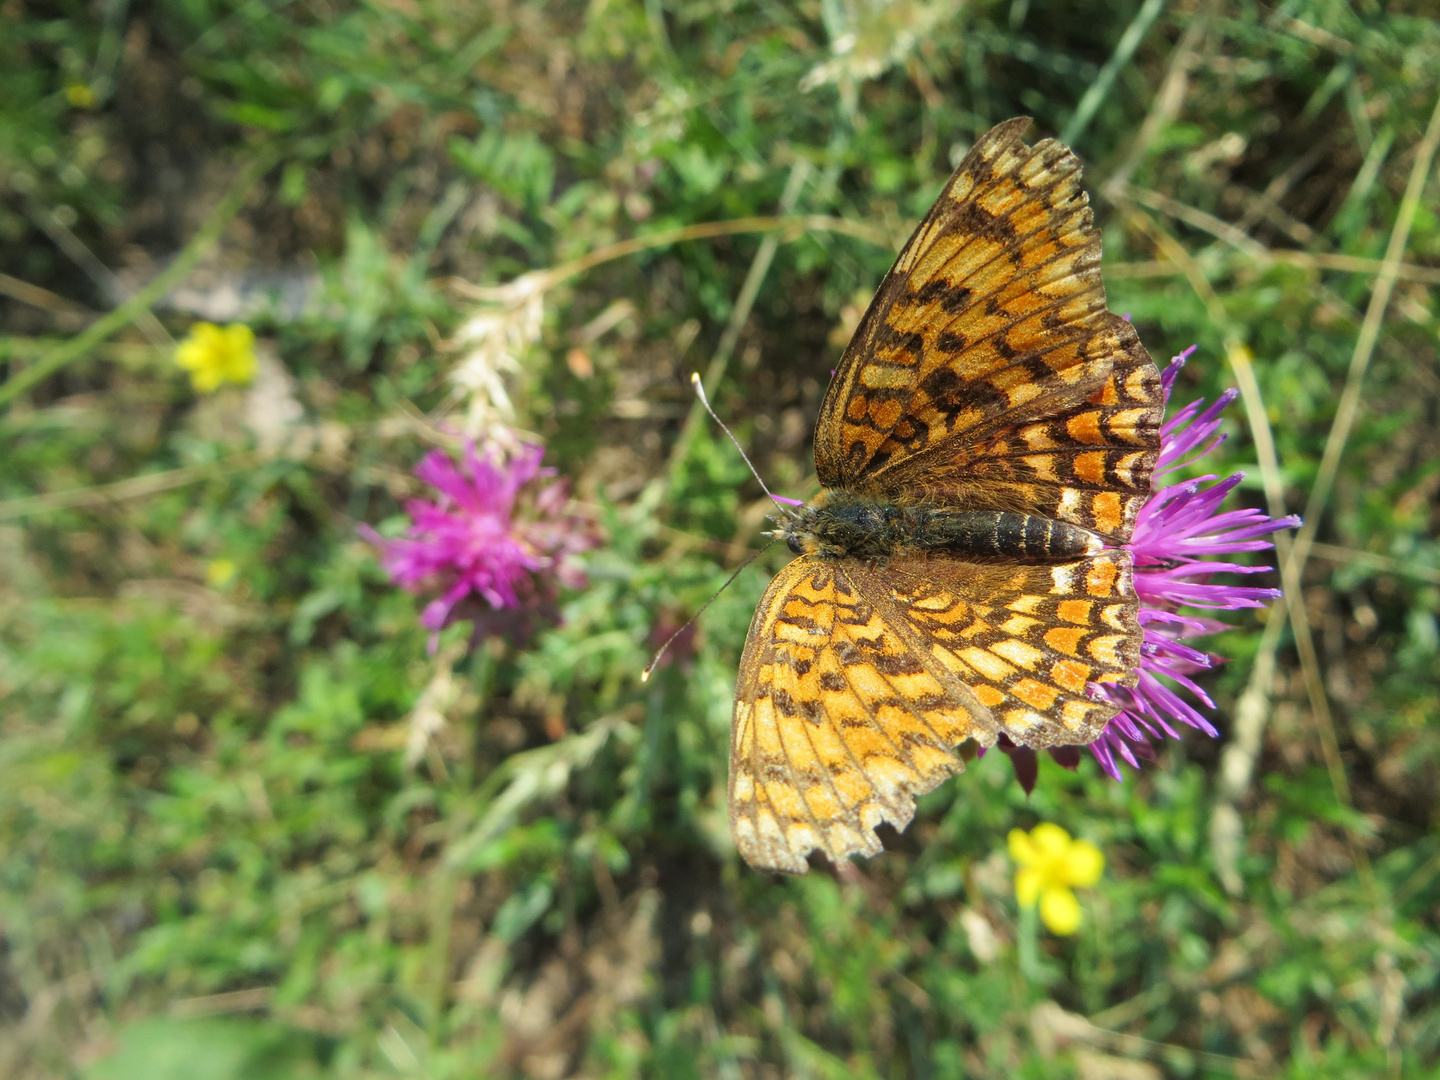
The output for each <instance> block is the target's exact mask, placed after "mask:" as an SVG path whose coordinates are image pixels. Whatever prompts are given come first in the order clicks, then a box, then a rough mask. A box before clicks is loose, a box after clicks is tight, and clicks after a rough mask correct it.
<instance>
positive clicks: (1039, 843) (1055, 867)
mask: <svg viewBox="0 0 1440 1080" xmlns="http://www.w3.org/2000/svg"><path fill="white" fill-rule="evenodd" d="M1010 857H1011V858H1012V859H1014V860H1015V862H1016V863H1018V864H1019V866H1020V869H1019V870H1017V871H1016V872H1015V899H1016V900H1018V901H1019V902H1020V905H1021V906H1022V907H1033V906H1034V905H1035V903H1036V902H1037V901H1038V902H1039V904H1040V919H1041V921H1043V922H1044V923H1045V925H1046V926H1048V927H1049V928H1050V930H1051V932H1052V933H1056V934H1073V933H1074V932H1075V931H1076V930H1078V929H1079V928H1080V902H1079V901H1078V900H1076V899H1075V894H1074V893H1073V892H1071V891H1070V890H1071V888H1073V887H1075V886H1080V887H1084V886H1087V885H1094V884H1095V883H1096V882H1097V881H1099V880H1100V871H1102V870H1104V869H1105V856H1104V855H1102V854H1100V849H1099V848H1097V847H1096V846H1095V845H1094V844H1092V843H1090V841H1088V840H1072V839H1071V838H1070V834H1069V833H1068V832H1066V831H1065V830H1064V829H1062V828H1061V827H1060V826H1059V825H1052V824H1050V823H1049V822H1048V821H1047V822H1041V823H1040V824H1039V825H1036V826H1035V828H1034V829H1032V830H1031V831H1030V832H1028V833H1027V832H1022V831H1021V830H1019V829H1011V830H1010Z"/></svg>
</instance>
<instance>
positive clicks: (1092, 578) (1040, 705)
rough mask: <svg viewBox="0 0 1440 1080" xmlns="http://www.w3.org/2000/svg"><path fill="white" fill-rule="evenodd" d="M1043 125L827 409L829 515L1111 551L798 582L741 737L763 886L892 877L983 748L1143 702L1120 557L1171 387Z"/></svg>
mask: <svg viewBox="0 0 1440 1080" xmlns="http://www.w3.org/2000/svg"><path fill="white" fill-rule="evenodd" d="M1028 125H1029V121H1028V120H1024V119H1018V120H1011V121H1007V122H1006V123H1003V124H1000V125H999V126H997V127H995V128H993V129H992V130H991V131H990V132H988V133H987V134H986V135H984V136H983V137H982V138H981V139H980V141H979V142H977V143H976V145H975V147H974V148H973V149H972V151H971V152H970V154H969V155H968V156H967V157H966V158H965V160H964V161H962V162H961V164H960V166H959V168H957V169H956V171H955V174H954V176H952V177H951V179H950V181H949V183H947V184H946V186H945V189H944V191H943V192H942V193H941V195H940V198H939V199H938V200H937V202H936V203H935V206H934V208H933V209H932V210H931V211H930V213H929V214H928V215H927V217H926V218H925V220H924V221H922V222H921V223H920V225H919V227H918V228H917V229H916V230H915V233H914V235H913V236H912V237H911V238H910V240H909V242H908V243H907V244H906V245H905V247H904V249H903V250H902V251H901V253H900V256H899V258H898V259H897V260H896V263H895V265H894V267H893V268H892V269H891V271H890V273H889V274H888V275H887V277H886V278H885V280H884V281H883V282H882V283H881V286H880V288H879V290H878V291H877V293H876V296H875V298H874V300H873V301H872V303H871V305H870V308H869V310H868V311H867V312H866V315H865V317H864V318H863V319H862V321H861V323H860V326H859V328H858V329H857V330H856V333H855V336H854V338H853V339H852V341H851V343H850V345H849V347H848V348H847V349H846V352H845V355H844V356H843V357H842V359H841V362H840V366H839V368H838V369H837V370H836V374H835V377H834V380H833V381H832V383H831V386H830V389H829V392H828V393H827V395H826V397H825V401H824V403H823V404H822V406H821V411H820V418H819V421H818V423H817V425H816V431H815V465H816V473H817V475H818V477H819V479H820V482H821V485H822V486H823V487H824V488H825V489H826V494H830V493H835V492H842V493H850V494H852V495H853V496H856V497H863V498H866V499H872V500H875V501H876V504H877V505H882V504H883V505H894V506H922V505H923V506H927V507H937V508H942V509H943V508H955V509H961V510H971V509H984V510H990V511H1005V512H1009V513H1012V514H1022V515H1029V516H1032V517H1038V518H1044V519H1049V520H1052V521H1058V522H1066V523H1069V524H1071V525H1075V526H1080V527H1081V528H1083V529H1085V530H1088V531H1089V532H1090V533H1093V534H1094V535H1095V537H1096V538H1097V541H1096V543H1095V545H1094V547H1095V548H1096V549H1098V550H1092V551H1091V552H1089V553H1088V554H1086V555H1085V556H1084V557H1081V558H1074V557H1069V558H1063V559H1048V560H1047V559H1041V560H1036V559H1027V558H1013V559H1005V558H1000V559H997V558H993V557H990V558H977V557H974V556H973V555H969V554H967V553H965V552H963V551H935V550H918V549H915V548H912V547H910V546H908V545H906V544H905V543H904V542H903V540H902V542H898V543H896V544H895V546H894V550H893V551H891V552H889V553H888V554H887V555H886V556H885V557H883V558H875V557H867V558H859V557H853V556H848V555H840V556H837V555H836V554H835V553H834V552H831V553H828V554H826V553H820V552H815V551H811V552H810V553H808V554H803V555H801V557H800V558H797V559H796V560H794V561H793V562H792V563H790V564H789V565H788V566H786V567H785V568H784V569H783V570H781V572H780V573H779V574H778V575H777V576H776V578H775V580H774V581H773V582H772V583H771V585H770V587H769V589H768V590H767V591H766V593H765V596H764V598H763V599H762V600H761V602H760V605H759V608H758V609H757V610H756V613H755V618H754V620H753V622H752V623H751V626H750V632H749V636H748V638H747V640H746V645H745V651H744V654H743V656H742V658H741V662H740V673H739V678H738V680H737V686H736V701H735V716H734V722H733V725H732V732H731V755H730V790H729V796H730V821H731V827H732V833H733V835H734V837H735V842H736V846H737V848H738V849H739V851H740V853H741V854H742V855H743V856H744V858H745V859H746V860H747V861H748V862H749V863H751V865H753V866H756V867H758V868H762V869H773V870H784V871H789V872H792V873H804V872H805V871H806V869H807V867H808V862H807V855H808V853H809V852H810V851H811V850H814V849H819V850H820V851H822V852H823V853H824V854H826V855H827V856H828V857H829V858H830V859H832V860H835V861H838V860H840V859H842V858H844V857H846V856H848V855H851V854H857V853H858V854H864V855H874V854H876V853H878V852H879V851H880V850H881V844H880V840H879V838H878V837H877V836H876V835H875V828H876V826H878V825H879V824H880V823H881V822H889V823H890V824H891V825H892V826H894V827H895V828H896V829H903V828H904V827H905V826H906V825H907V824H908V823H909V821H910V819H911V818H912V816H913V815H914V810H915V798H916V796H917V795H919V794H922V793H924V792H926V791H929V790H931V789H932V788H934V787H935V786H936V785H937V784H939V783H940V782H941V781H942V780H943V779H944V778H945V777H947V776H949V775H951V774H952V773H955V772H959V771H960V770H961V768H962V767H963V765H962V761H961V759H960V757H959V756H958V755H957V754H956V753H955V752H954V749H955V747H956V746H958V745H959V744H960V743H962V742H964V741H965V740H966V739H974V740H976V742H977V743H979V744H980V745H983V746H990V745H993V744H994V742H995V740H996V738H997V737H998V736H999V735H1000V734H1002V733H1003V734H1005V735H1007V736H1008V737H1009V738H1010V739H1011V740H1013V741H1014V742H1015V743H1016V744H1018V745H1022V746H1033V747H1044V746H1057V745H1077V744H1084V743H1088V742H1092V741H1094V740H1095V739H1096V738H1098V737H1099V735H1100V733H1101V731H1103V729H1104V726H1105V724H1106V723H1107V722H1108V721H1109V719H1110V718H1111V716H1113V715H1114V712H1115V708H1114V707H1113V706H1112V705H1110V704H1108V703H1107V702H1106V701H1105V700H1104V698H1103V696H1096V695H1095V694H1094V692H1093V688H1094V687H1095V686H1096V685H1098V684H1104V683H1117V684H1121V685H1132V684H1133V681H1134V669H1135V668H1136V666H1137V665H1138V663H1139V646H1140V628H1139V624H1138V621H1137V613H1138V601H1137V600H1136V597H1135V592H1134V585H1133V575H1132V568H1131V562H1130V556H1129V553H1128V552H1126V551H1124V550H1123V548H1121V547H1120V545H1122V544H1123V543H1125V541H1127V540H1128V539H1129V537H1130V534H1131V532H1132V530H1133V528H1134V523H1135V518H1136V514H1137V513H1138V511H1139V508H1140V506H1141V505H1142V504H1143V502H1144V500H1145V498H1146V496H1147V495H1148V493H1149V489H1150V475H1151V472H1152V470H1153V467H1154V463H1155V458H1156V456H1157V454H1158V448H1159V426H1160V420H1161V413H1162V409H1163V398H1162V394H1161V391H1160V384H1159V372H1158V370H1157V369H1156V367H1155V364H1154V362H1153V361H1152V360H1151V359H1150V357H1149V355H1148V354H1147V353H1146V352H1145V350H1144V348H1143V347H1142V346H1141V345H1140V342H1139V339H1138V337H1137V336H1136V334H1135V331H1134V330H1133V328H1131V326H1130V324H1129V323H1127V322H1126V321H1124V320H1123V319H1120V318H1118V317H1117V316H1115V315H1113V314H1112V313H1110V312H1109V311H1108V310H1106V307H1105V294H1104V288H1103V285H1102V284H1101V280H1100V237H1099V233H1098V232H1097V231H1096V229H1095V228H1094V225H1093V221H1092V215H1091V212H1090V209H1089V206H1088V200H1087V198H1086V196H1085V193H1084V191H1083V190H1082V189H1081V188H1080V186H1079V173H1080V164H1079V162H1078V160H1077V159H1076V158H1075V156H1074V155H1073V154H1072V153H1071V152H1070V151H1069V150H1068V149H1066V148H1065V147H1064V146H1061V145H1060V144H1058V143H1055V142H1053V141H1050V140H1045V141H1042V142H1040V143H1038V144H1036V145H1035V146H1034V147H1027V146H1026V145H1025V144H1024V143H1023V142H1022V141H1021V138H1020V135H1021V133H1022V132H1023V131H1024V130H1025V129H1026V127H1028ZM824 498H825V494H822V497H821V499H819V500H816V505H818V504H819V503H821V502H823V500H824ZM1102 543H1103V545H1104V546H1103V548H1102ZM792 546H794V545H793V544H792ZM802 550H810V549H809V548H803V549H802Z"/></svg>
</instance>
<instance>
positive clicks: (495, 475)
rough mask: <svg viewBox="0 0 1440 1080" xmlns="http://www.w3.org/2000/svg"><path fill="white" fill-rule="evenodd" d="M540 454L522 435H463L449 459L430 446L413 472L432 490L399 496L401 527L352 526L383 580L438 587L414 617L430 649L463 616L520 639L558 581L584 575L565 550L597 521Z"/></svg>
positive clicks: (481, 631)
mask: <svg viewBox="0 0 1440 1080" xmlns="http://www.w3.org/2000/svg"><path fill="white" fill-rule="evenodd" d="M544 454H545V451H544V449H543V448H542V447H539V446H533V445H528V444H524V445H522V446H520V448H519V449H518V450H516V451H514V452H511V453H508V454H507V453H503V452H501V451H500V450H497V449H494V448H491V449H488V450H487V451H486V452H485V453H484V454H481V453H480V452H479V451H477V450H476V448H475V445H474V444H473V443H467V444H466V446H465V451H464V455H463V457H462V459H461V461H460V462H459V463H458V464H457V463H456V462H455V461H454V460H453V459H452V458H451V457H450V456H449V455H448V454H444V453H442V452H440V451H438V450H432V451H431V452H430V453H428V454H426V455H425V457H424V458H423V459H422V460H421V462H420V464H419V465H418V466H417V467H416V469H415V475H416V476H418V477H419V478H420V479H421V480H423V481H424V482H425V483H426V484H428V485H429V486H430V487H431V488H433V489H434V490H435V493H436V497H435V498H434V499H433V500H425V499H412V500H410V501H409V502H408V503H407V504H406V506H405V509H406V512H407V513H408V514H409V516H410V527H409V528H408V529H407V530H406V533H405V536H404V537H402V538H399V539H394V540H386V539H384V538H383V537H381V536H380V535H379V534H378V533H376V532H375V531H374V530H373V529H371V528H369V527H368V526H364V527H362V530H361V531H362V534H363V535H364V536H365V537H366V538H367V539H369V540H370V541H371V543H373V544H375V545H376V546H377V547H379V548H380V552H381V554H380V559H381V562H382V564H383V565H384V567H385V569H386V571H387V572H388V573H389V574H390V577H391V580H393V581H394V582H395V583H396V584H397V585H399V586H400V587H401V588H404V589H406V590H408V591H409V592H413V593H417V594H426V593H432V592H437V591H438V592H439V595H438V596H436V597H435V598H434V599H433V600H431V601H430V603H429V604H428V605H426V607H425V611H424V614H422V615H421V617H420V621H421V623H422V624H423V625H424V626H426V627H428V628H429V629H430V631H431V639H430V646H431V650H432V651H433V650H434V648H435V644H436V641H437V640H438V637H439V632H440V630H441V629H442V628H444V627H445V626H448V625H449V624H450V623H452V622H455V621H457V620H460V619H466V618H468V619H471V620H473V621H474V623H475V632H476V635H477V637H479V636H486V635H489V634H494V633H500V632H504V633H508V634H509V635H510V636H511V637H513V638H524V637H525V636H528V633H529V631H530V629H531V622H532V620H533V618H534V616H535V615H536V614H537V613H546V614H553V610H552V609H553V606H554V601H555V595H556V592H557V586H558V585H564V586H566V587H569V588H579V587H581V586H583V585H584V584H585V576H584V573H583V572H582V571H581V569H580V567H579V566H578V564H577V562H576V560H575V556H576V555H578V554H579V553H580V552H582V551H586V550H588V549H589V548H592V547H594V546H595V544H596V543H597V542H598V540H599V536H598V533H597V529H596V526H595V524H594V522H593V521H591V520H590V519H589V518H588V517H586V516H585V515H583V514H581V513H579V512H578V511H577V510H576V509H575V507H574V506H573V504H572V503H571V501H570V494H569V488H568V486H567V485H566V484H565V482H564V481H563V480H554V479H553V477H554V475H555V472H554V470H553V469H546V468H542V467H541V465H540V461H541V459H542V458H543V457H544ZM504 612H512V613H513V614H509V615H502V614H500V613H504Z"/></svg>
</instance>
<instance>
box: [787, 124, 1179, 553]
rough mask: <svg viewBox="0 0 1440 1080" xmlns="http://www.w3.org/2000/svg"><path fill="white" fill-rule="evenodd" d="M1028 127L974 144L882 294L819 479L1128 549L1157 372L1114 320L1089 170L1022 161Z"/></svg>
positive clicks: (840, 392) (1036, 157)
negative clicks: (1028, 518)
mask: <svg viewBox="0 0 1440 1080" xmlns="http://www.w3.org/2000/svg"><path fill="white" fill-rule="evenodd" d="M1028 123H1029V122H1028V121H1026V120H1023V119H1021V120H1011V121H1007V122H1006V123H1004V124H1001V125H999V126H997V127H995V128H993V129H992V130H991V131H990V132H988V133H987V134H986V135H985V136H984V137H982V138H981V140H980V141H979V142H978V143H976V145H975V147H974V149H973V150H971V152H970V154H969V155H968V156H967V157H966V158H965V160H964V161H963V162H961V164H960V167H959V168H958V169H956V171H955V174H954V176H952V177H951V179H950V182H949V183H948V184H946V186H945V189H944V191H943V192H942V193H941V195H940V198H939V199H938V200H937V201H936V203H935V206H934V207H933V209H932V210H931V211H930V214H929V216H928V217H926V219H925V220H924V221H923V222H921V224H920V226H919V227H918V228H917V229H916V230H915V233H914V235H913V236H912V237H911V238H910V241H909V243H907V244H906V246H905V248H904V250H903V251H902V252H901V253H900V257H899V258H898V259H897V260H896V263H895V265H894V267H893V268H892V269H891V271H890V273H889V274H888V275H887V276H886V278H885V280H884V281H883V282H882V283H881V286H880V289H879V290H878V292H877V293H876V295H875V298H874V300H873V301H872V302H871V305H870V308H869V310H868V311H867V313H866V315H865V317H864V319H863V320H862V321H861V323H860V326H859V328H858V329H857V331H856V333H855V336H854V338H853V339H852V341H851V343H850V346H849V348H847V349H846V352H845V355H844V357H842V359H841V362H840V366H839V368H838V369H837V370H836V375H835V378H834V380H833V381H832V382H831V385H830V389H829V391H828V392H827V394H826V397H825V401H824V403H823V404H822V406H821V410H820V419H819V422H818V424H817V426H816V433H815V466H816V473H817V475H818V476H819V478H820V482H821V484H822V485H824V486H826V487H840V488H848V489H851V490H856V491H862V492H875V493H879V494H884V495H887V496H889V497H891V498H895V499H900V500H909V501H919V500H921V499H925V498H932V497H935V496H937V495H939V496H943V495H945V494H946V493H948V494H949V497H950V500H951V501H955V502H958V503H969V504H974V503H976V502H981V503H982V504H984V503H987V502H988V503H990V504H995V503H998V504H999V505H1000V506H1002V507H1003V508H1006V509H1015V510H1018V511H1020V512H1026V513H1033V514H1040V515H1043V516H1046V517H1055V518H1058V519H1059V520H1063V521H1068V522H1071V523H1072V524H1076V525H1081V526H1084V527H1086V528H1090V529H1094V530H1095V531H1096V532H1099V533H1101V534H1103V535H1105V536H1107V537H1109V538H1111V539H1112V540H1115V541H1117V542H1123V541H1124V540H1126V539H1128V537H1129V533H1130V531H1131V529H1132V528H1133V526H1134V521H1135V514H1136V513H1137V512H1138V510H1139V507H1140V504H1141V503H1142V502H1143V501H1144V498H1145V496H1146V494H1147V493H1148V491H1149V474H1150V470H1151V468H1152V467H1153V465H1154V459H1155V454H1156V451H1157V448H1158V443H1159V424H1160V415H1161V401H1160V395H1159V393H1158V385H1159V381H1158V373H1157V372H1156V370H1155V365H1154V363H1153V362H1152V361H1151V360H1150V357H1149V356H1148V354H1146V352H1145V350H1144V348H1143V347H1142V346H1141V345H1140V342H1139V339H1138V338H1137V337H1136V335H1135V331H1134V329H1133V328H1132V327H1131V326H1130V325H1129V323H1127V322H1125V321H1124V320H1123V319H1120V318H1119V317H1117V316H1115V315H1113V314H1111V313H1110V312H1109V311H1107V310H1106V308H1105V290H1104V286H1103V284H1102V283H1101V279H1100V234H1099V232H1098V231H1097V230H1096V229H1095V227H1094V224H1093V220H1092V214H1091V211H1090V207H1089V201H1088V199H1087V197H1086V195H1085V192H1084V191H1083V190H1082V189H1081V187H1080V183H1079V177H1080V163H1079V161H1078V160H1077V159H1076V157H1075V155H1074V154H1072V153H1071V152H1070V151H1069V150H1068V149H1066V148H1065V147H1064V146H1061V145H1060V144H1058V143H1055V142H1053V141H1050V140H1046V141H1043V142H1041V143H1038V144H1037V145H1036V146H1034V147H1027V146H1025V144H1024V143H1023V142H1022V141H1021V139H1020V133H1021V132H1022V131H1023V130H1024V129H1025V128H1026V127H1027V126H1028ZM1040 421H1045V422H1044V423H1041V422H1040ZM1057 422H1058V423H1059V429H1058V435H1057V427H1056V424H1057ZM1082 455H1086V456H1082Z"/></svg>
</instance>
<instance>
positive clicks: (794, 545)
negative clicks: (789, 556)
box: [785, 534, 805, 555]
mask: <svg viewBox="0 0 1440 1080" xmlns="http://www.w3.org/2000/svg"><path fill="white" fill-rule="evenodd" d="M785 546H786V547H788V548H789V549H790V550H791V551H793V552H794V553H795V554H796V555H799V554H801V553H803V552H804V550H805V545H804V543H803V542H802V541H801V539H800V537H798V536H795V535H793V534H792V535H790V536H787V537H786V538H785Z"/></svg>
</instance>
